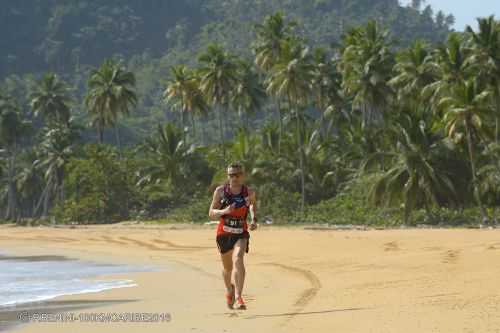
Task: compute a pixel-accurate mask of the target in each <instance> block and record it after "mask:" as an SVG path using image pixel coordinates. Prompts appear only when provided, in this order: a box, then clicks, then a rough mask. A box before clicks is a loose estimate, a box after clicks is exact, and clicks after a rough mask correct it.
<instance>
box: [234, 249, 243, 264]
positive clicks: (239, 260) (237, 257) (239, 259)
mask: <svg viewBox="0 0 500 333" xmlns="http://www.w3.org/2000/svg"><path fill="white" fill-rule="evenodd" d="M244 255H245V251H244V250H243V249H241V248H240V249H238V251H235V252H234V255H233V264H234V266H237V267H240V266H241V265H243V258H244Z"/></svg>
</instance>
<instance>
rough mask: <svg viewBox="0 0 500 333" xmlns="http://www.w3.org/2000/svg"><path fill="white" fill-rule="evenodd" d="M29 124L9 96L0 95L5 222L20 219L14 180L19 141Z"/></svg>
mask: <svg viewBox="0 0 500 333" xmlns="http://www.w3.org/2000/svg"><path fill="white" fill-rule="evenodd" d="M29 129H30V123H29V122H28V121H26V120H23V119H22V117H21V115H20V112H19V107H18V106H17V105H16V103H15V101H13V100H12V99H11V98H10V97H9V96H4V95H0V146H1V147H2V149H1V152H2V153H3V155H4V156H5V163H6V167H5V169H6V172H5V173H4V175H5V177H6V183H7V209H6V211H5V219H6V220H16V221H17V220H18V219H19V218H20V211H19V197H18V191H17V184H16V179H17V176H18V171H19V170H18V161H17V158H18V154H19V151H20V148H21V140H22V139H23V137H25V136H27V134H29Z"/></svg>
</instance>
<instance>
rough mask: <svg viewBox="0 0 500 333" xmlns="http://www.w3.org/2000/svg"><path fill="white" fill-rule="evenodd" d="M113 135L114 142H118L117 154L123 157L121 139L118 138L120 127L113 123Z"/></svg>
mask: <svg viewBox="0 0 500 333" xmlns="http://www.w3.org/2000/svg"><path fill="white" fill-rule="evenodd" d="M115 137H116V143H117V144H118V154H119V156H120V159H121V158H122V157H123V156H122V140H121V138H120V129H119V128H118V126H117V125H116V124H115Z"/></svg>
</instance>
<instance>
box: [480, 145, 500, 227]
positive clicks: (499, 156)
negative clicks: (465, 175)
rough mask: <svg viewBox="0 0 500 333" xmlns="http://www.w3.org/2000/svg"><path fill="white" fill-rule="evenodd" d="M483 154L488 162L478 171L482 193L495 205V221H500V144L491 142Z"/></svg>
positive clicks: (484, 197)
mask: <svg viewBox="0 0 500 333" xmlns="http://www.w3.org/2000/svg"><path fill="white" fill-rule="evenodd" d="M481 155H482V157H483V159H484V160H485V162H486V163H484V165H483V166H482V167H480V168H479V170H478V171H477V176H478V182H479V189H480V194H481V197H482V198H483V199H484V200H486V201H487V203H488V204H490V205H491V206H493V221H494V223H498V219H497V214H496V212H497V208H498V205H499V204H500V145H499V144H498V143H496V142H493V143H490V144H489V145H487V146H486V149H485V150H484V151H483V152H482V154H481Z"/></svg>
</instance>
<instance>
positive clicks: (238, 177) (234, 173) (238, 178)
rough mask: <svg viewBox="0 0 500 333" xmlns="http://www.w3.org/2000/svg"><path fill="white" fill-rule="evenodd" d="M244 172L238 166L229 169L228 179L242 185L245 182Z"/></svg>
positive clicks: (232, 182)
mask: <svg viewBox="0 0 500 333" xmlns="http://www.w3.org/2000/svg"><path fill="white" fill-rule="evenodd" d="M243 177H244V176H243V172H242V170H241V169H238V168H228V169H227V179H228V180H229V183H230V184H231V185H236V186H238V185H241V184H242V183H243Z"/></svg>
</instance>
